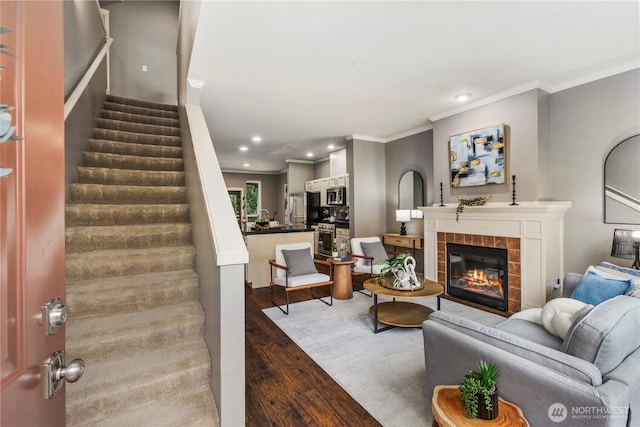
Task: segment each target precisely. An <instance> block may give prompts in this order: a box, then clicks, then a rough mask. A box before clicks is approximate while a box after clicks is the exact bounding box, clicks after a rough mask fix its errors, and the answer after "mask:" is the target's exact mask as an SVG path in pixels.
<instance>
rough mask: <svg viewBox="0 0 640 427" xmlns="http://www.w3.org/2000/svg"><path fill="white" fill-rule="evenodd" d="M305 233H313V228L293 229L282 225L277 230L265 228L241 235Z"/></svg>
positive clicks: (244, 232)
mask: <svg viewBox="0 0 640 427" xmlns="http://www.w3.org/2000/svg"><path fill="white" fill-rule="evenodd" d="M306 231H313V228H295V227H293V226H291V225H282V226H280V227H277V228H266V229H261V230H247V231H243V232H242V234H243V235H245V236H248V235H252V234H274V233H303V232H306Z"/></svg>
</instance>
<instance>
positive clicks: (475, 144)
mask: <svg viewBox="0 0 640 427" xmlns="http://www.w3.org/2000/svg"><path fill="white" fill-rule="evenodd" d="M504 128H505V125H504V123H503V124H499V125H495V126H489V127H486V128H482V129H478V130H474V131H471V132H465V133H461V134H459V135H453V136H451V137H450V138H449V161H450V165H451V186H452V187H474V186H479V185H488V184H504V183H505V182H506V181H505V170H506V157H505V148H506V143H507V141H506V138H505V135H504Z"/></svg>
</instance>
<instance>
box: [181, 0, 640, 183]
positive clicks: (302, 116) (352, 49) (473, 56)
mask: <svg viewBox="0 0 640 427" xmlns="http://www.w3.org/2000/svg"><path fill="white" fill-rule="evenodd" d="M639 28H640V8H639V2H638V1H627V2H614V1H569V2H548V1H534V2H521V1H497V2H486V1H470V2H458V1H446V2H443V1H423V2H401V1H383V2H362V1H360V2H335V1H334V2H329V1H327V2H271V1H260V2H244V1H233V2H225V1H203V2H202V6H201V11H200V21H199V25H198V29H197V33H196V40H195V45H194V50H193V54H192V60H191V66H190V70H189V78H190V79H196V80H201V81H204V82H205V85H204V87H203V88H202V92H201V105H202V108H203V110H204V113H205V116H206V119H207V123H208V125H209V128H210V131H211V133H212V137H213V141H214V145H215V148H216V151H217V153H218V158H219V160H220V163H221V167H222V168H223V169H224V170H251V171H262V172H269V171H271V172H273V171H281V170H283V169H284V168H285V165H286V164H285V161H284V160H285V159H302V160H306V159H308V158H307V157H306V153H307V152H308V151H312V152H313V154H314V157H313V159H314V160H319V159H326V158H327V157H328V154H329V151H331V150H329V149H328V148H327V145H328V144H329V143H334V144H335V145H336V147H337V148H341V147H344V146H345V144H346V141H345V137H348V136H351V135H360V136H364V137H368V138H372V139H374V140H376V139H377V140H380V141H381V142H385V141H388V140H393V139H395V138H397V137H398V136H402V135H406V134H411V133H412V132H415V131H417V130H420V129H422V130H424V129H426V128H429V126H430V125H431V123H432V122H431V120H436V119H438V118H440V117H444V116H446V115H447V114H449V113H453V112H456V111H458V109H460V108H469V107H471V106H473V105H479V104H481V103H482V102H483V101H486V100H489V99H495V98H496V97H499V96H500V95H501V94H503V95H504V94H513V93H517V92H518V91H522V90H525V89H531V88H535V87H540V88H542V89H544V90H546V91H549V92H551V93H553V92H555V91H558V90H562V89H566V88H568V87H572V86H575V85H577V84H581V83H585V82H588V81H592V80H594V79H597V78H601V77H605V76H608V75H612V74H616V73H619V72H622V71H626V70H630V69H633V68H637V67H639V66H640V30H639ZM356 62H357V63H359V65H357V66H354V63H356ZM465 92H467V93H471V94H472V97H471V99H470V100H469V101H467V103H466V106H462V107H461V105H460V104H459V103H458V102H457V101H456V100H455V99H454V95H456V94H459V93H465ZM254 135H260V136H261V137H262V139H263V141H262V142H261V143H259V144H258V143H253V142H251V137H252V136H254ZM241 145H245V146H247V147H248V148H249V151H247V152H240V151H239V147H240V146H241ZM244 163H249V164H250V166H249V167H243V164H244Z"/></svg>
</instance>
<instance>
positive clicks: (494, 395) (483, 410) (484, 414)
mask: <svg viewBox="0 0 640 427" xmlns="http://www.w3.org/2000/svg"><path fill="white" fill-rule="evenodd" d="M489 398H491V408H492V409H491V410H489V409H487V405H486V404H485V402H484V394H483V393H478V416H477V417H476V418H480V419H481V420H495V419H496V418H498V389H497V388H496V389H495V390H494V391H493V392H491V393H489Z"/></svg>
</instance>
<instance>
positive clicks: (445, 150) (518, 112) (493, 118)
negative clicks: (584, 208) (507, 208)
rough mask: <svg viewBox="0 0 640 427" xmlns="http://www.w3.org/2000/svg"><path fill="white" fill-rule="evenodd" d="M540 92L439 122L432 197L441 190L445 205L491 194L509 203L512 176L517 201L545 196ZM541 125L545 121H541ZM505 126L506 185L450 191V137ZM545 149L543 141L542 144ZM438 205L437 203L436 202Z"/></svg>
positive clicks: (435, 125)
mask: <svg viewBox="0 0 640 427" xmlns="http://www.w3.org/2000/svg"><path fill="white" fill-rule="evenodd" d="M539 95H540V91H539V90H531V91H528V92H525V93H522V94H519V95H515V96H512V97H509V98H506V99H503V100H500V101H497V102H494V103H492V104H489V105H485V106H482V107H478V108H475V109H473V110H470V111H466V112H463V113H460V114H456V115H454V116H450V117H447V118H444V119H442V120H438V121H437V122H435V123H434V124H433V170H434V186H433V188H432V190H433V194H438V199H439V197H440V182H442V183H443V186H444V201H445V203H457V201H458V200H457V197H469V196H478V195H487V194H492V195H493V197H492V199H491V201H492V202H496V201H498V202H500V201H502V202H505V201H511V185H510V184H511V175H517V177H516V182H517V190H518V199H519V200H528V201H531V200H538V199H539V193H540V192H542V193H544V186H545V184H544V183H545V182H546V181H547V178H546V177H544V178H543V180H542V181H540V176H541V175H544V174H548V173H549V167H547V166H545V165H541V164H540V155H539V152H540V150H539V147H538V144H539V115H540V114H539ZM543 122H544V119H543ZM499 123H505V124H506V129H505V133H506V136H507V148H506V159H507V170H506V177H505V184H501V185H485V186H480V187H463V188H451V180H450V169H449V137H450V136H451V135H456V134H459V133H463V132H467V131H472V130H475V129H480V128H483V127H486V126H490V125H496V124H499ZM542 144H543V145H544V141H543V142H542ZM438 202H439V200H438Z"/></svg>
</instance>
